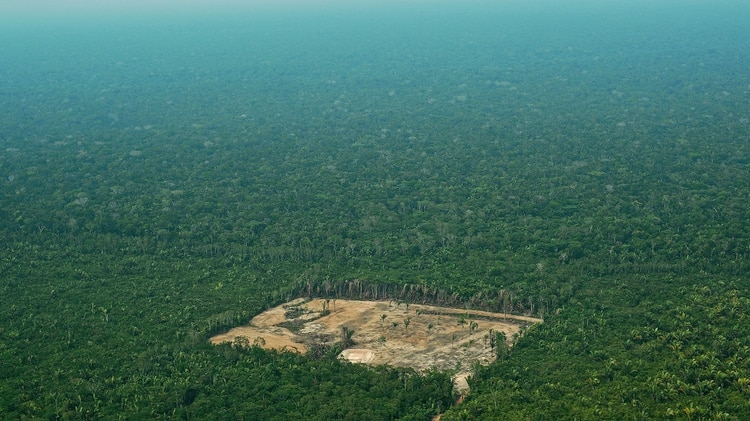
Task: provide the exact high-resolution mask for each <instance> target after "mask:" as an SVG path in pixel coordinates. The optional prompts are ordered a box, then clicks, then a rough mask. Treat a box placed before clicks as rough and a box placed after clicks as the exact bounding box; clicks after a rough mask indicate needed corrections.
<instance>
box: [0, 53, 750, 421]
mask: <svg viewBox="0 0 750 421" xmlns="http://www.w3.org/2000/svg"><path fill="white" fill-rule="evenodd" d="M565 51H567V50H565ZM612 54H613V57H611V58H612V59H613V60H612V61H611V62H610V63H611V66H612V68H606V67H605V68H601V69H599V70H601V71H603V72H604V71H613V69H614V68H616V67H618V66H620V65H624V64H623V62H618V61H617V60H616V54H615V53H612ZM558 58H559V60H557V59H558ZM527 59H528V60H531V58H527ZM579 59H580V58H577V57H570V55H568V54H567V53H565V54H563V53H560V55H559V57H557V56H555V57H553V58H548V60H551V61H554V63H555V65H554V66H547V67H544V68H545V69H546V70H539V71H538V72H537V73H527V74H525V76H526V77H527V79H522V78H521V76H516V77H515V79H514V77H513V76H510V75H514V74H515V75H521V74H522V73H523V71H524V70H525V69H526V68H524V66H523V64H515V65H513V64H508V65H507V66H509V67H508V68H501V69H494V68H493V69H487V68H466V67H457V68H455V69H440V72H442V73H441V75H442V78H441V79H430V78H429V74H430V71H429V70H425V72H424V74H421V75H419V76H422V77H424V78H423V79H414V80H410V81H404V80H405V79H403V77H402V76H399V77H396V76H394V80H398V81H401V82H394V81H392V80H390V79H389V80H386V81H379V80H372V78H371V77H370V76H371V73H367V72H371V71H372V70H371V69H366V68H365V69H362V70H361V72H362V73H356V72H353V73H350V74H347V77H348V78H349V79H346V78H344V77H341V78H340V79H339V83H338V84H337V83H333V82H330V83H327V84H325V83H326V79H325V78H323V77H322V76H321V75H323V74H325V73H326V72H325V71H323V70H321V69H317V70H316V69H311V70H310V72H309V74H307V76H302V75H300V74H301V73H302V72H300V74H297V73H295V74H294V75H292V76H285V77H290V78H292V79H290V80H291V82H290V83H291V87H289V86H290V85H284V88H277V89H278V90H277V91H270V92H266V93H265V94H264V93H263V92H261V91H262V90H261V89H260V88H257V89H255V88H253V89H249V90H248V91H247V92H243V93H242V95H239V94H238V93H237V92H230V91H227V90H222V88H221V87H222V86H223V85H222V84H223V83H225V81H226V79H230V80H235V78H238V77H239V76H238V75H237V74H234V73H232V72H231V69H230V70H225V72H227V73H221V71H224V70H219V69H218V68H212V69H209V70H207V71H206V72H205V73H204V74H201V75H200V76H201V77H196V80H198V82H194V83H193V84H192V85H191V86H194V89H195V91H187V92H184V93H183V94H184V95H186V97H187V98H191V100H190V101H186V102H185V103H180V104H172V103H169V102H168V101H165V100H164V98H165V97H169V95H167V94H168V93H169V92H166V91H157V92H155V93H154V94H153V96H148V97H141V98H139V97H137V96H136V97H128V92H130V91H128V90H127V89H125V88H122V87H121V88H122V89H121V90H118V88H117V87H116V86H114V85H112V86H110V85H107V84H106V82H97V80H98V79H86V78H81V79H80V80H79V79H74V78H72V79H69V80H67V81H66V82H65V83H62V84H58V83H57V81H56V80H55V79H54V77H56V76H55V75H52V76H48V78H47V79H45V78H41V77H40V78H39V79H38V82H37V84H31V85H30V86H27V87H25V88H24V89H28V92H29V93H28V94H26V95H25V96H24V98H25V99H24V100H23V101H22V100H20V99H19V98H18V97H14V96H11V95H4V96H0V100H1V101H2V104H1V107H2V109H3V110H4V111H5V110H12V111H13V112H3V113H0V146H1V148H0V250H2V252H0V418H3V419H50V420H54V419H129V420H137V419H143V420H153V419H186V420H187V419H227V420H229V419H231V420H236V419H247V420H252V419H257V420H260V419H263V420H289V419H311V420H314V419H318V420H391V419H394V420H395V419H401V420H430V419H431V418H432V417H433V416H435V415H436V414H438V413H443V412H445V413H444V415H443V416H442V420H443V421H452V420H465V419H483V420H497V419H508V420H516V419H518V420H521V419H539V420H542V419H591V420H593V419H597V420H598V419H617V420H631V419H632V420H635V419H656V418H669V419H684V420H698V419H706V420H707V419H712V420H719V419H721V420H724V419H727V420H730V419H737V420H739V419H746V418H747V417H748V414H750V320H749V316H750V291H749V290H748V288H749V287H750V285H749V284H748V281H749V280H750V278H749V275H748V274H749V273H750V263H749V262H750V260H749V259H750V223H748V221H750V150H748V149H749V148H750V142H749V140H750V123H748V118H747V115H741V113H742V112H745V114H746V110H747V105H748V104H747V87H746V86H747V81H746V80H745V81H744V82H742V81H741V80H740V79H742V77H740V76H737V78H738V79H737V80H735V79H732V80H730V81H729V82H726V81H723V80H720V79H721V78H718V77H716V78H712V76H711V75H713V74H714V73H712V72H713V71H718V70H717V69H713V68H706V67H701V69H704V72H705V73H702V74H700V75H698V76H695V78H698V79H699V80H700V81H699V82H695V83H693V84H692V85H690V84H685V85H679V86H677V85H670V84H669V83H667V82H665V80H674V77H673V76H675V75H674V74H672V73H669V72H681V70H679V69H672V70H664V67H660V63H661V62H660V61H659V60H660V59H656V58H655V59H654V62H648V63H647V64H648V65H649V66H651V67H648V68H645V69H638V68H633V67H632V66H631V67H629V68H628V71H629V72H631V73H628V74H635V75H637V76H642V77H639V78H635V77H633V78H632V79H627V78H624V77H623V78H621V79H618V80H617V81H616V82H612V86H604V87H600V86H597V87H592V86H588V85H586V83H585V81H584V79H585V75H582V73H581V71H580V70H578V69H576V63H577V60H579ZM540 60H542V59H540ZM545 60H547V59H545ZM555 60H557V61H555ZM623 60H624V59H623ZM686 60H687V61H688V62H689V63H690V64H693V62H692V61H691V60H695V61H696V62H697V61H700V58H699V57H696V58H690V57H689V58H688V59H686ZM603 61H604V60H603ZM527 65H528V66H529V67H528V68H533V63H532V62H527ZM467 66H469V65H467ZM513 66H516V67H513ZM602 66H604V64H602ZM707 67H710V64H707ZM659 69H662V70H659ZM402 70H403V69H402ZM407 70H408V69H407ZM639 71H640V72H642V73H638V72H639ZM660 71H662V72H666V73H660ZM633 72H635V73H633ZM11 73H13V72H11ZM198 73H200V72H198ZM215 74H220V75H222V77H224V79H221V78H217V79H216V80H214V79H212V75H215ZM491 74H496V77H492V76H491ZM269 75H270V73H269ZM32 76H33V75H32ZM121 76H122V77H125V76H123V75H121ZM681 76H684V77H692V76H690V75H681ZM4 77H6V78H8V77H9V76H7V75H6V76H4ZM133 77H134V78H137V77H141V75H138V74H136V75H134V76H133ZM159 77H162V78H163V79H159V80H157V81H154V86H153V89H161V88H159V87H160V86H167V85H168V83H167V82H166V81H167V79H166V76H164V75H160V76H159ZM175 77H176V76H175ZM259 77H260V78H262V77H265V76H263V75H261V76H259ZM267 77H269V78H270V77H271V76H267ZM698 79H696V80H698ZM139 81H140V79H134V81H131V82H128V80H127V79H125V82H122V85H127V83H133V84H135V83H137V82H139ZM367 81H369V82H367ZM264 82H267V80H264V79H261V80H259V81H256V83H257V85H258V86H267V85H264ZM97 83H102V84H104V85H106V86H109V87H110V88H111V89H112V90H110V91H106V92H105V91H103V90H102V89H103V87H106V86H104V85H102V86H100V85H97ZM185 83H186V85H189V84H187V82H185ZM398 83H400V84H398ZM743 83H744V85H743ZM394 84H395V85H394ZM726 84H729V85H731V86H732V87H735V88H736V89H735V90H732V91H731V92H732V93H731V94H730V93H729V92H728V91H729V90H730V89H729V88H728V87H727V85H726ZM52 85H54V86H52ZM605 85H606V84H605ZM688 85H689V86H688ZM14 86H15V85H14ZM118 86H119V85H118ZM253 86H255V85H253ZM383 86H385V88H384V87H383ZM390 86H394V87H393V88H390ZM738 86H745V88H741V87H739V88H738ZM19 89H20V88H19ZM144 89H151V88H150V87H146V88H144ZM164 89H167V88H164ZM742 89H744V91H742ZM44 92H57V94H56V95H59V96H44V95H41V94H40V93H44ZM103 92H104V93H103ZM581 92H585V93H586V94H585V95H584V94H581ZM0 94H2V92H0ZM161 94H164V96H160V95H161ZM108 95H109V97H108ZM743 95H744V96H743ZM740 96H742V99H739V98H738V97H740ZM103 97H104V98H108V99H101V98H103ZM199 98H208V99H205V101H206V102H208V103H201V102H200V100H199ZM268 98H273V99H274V100H269V99H268ZM97 101H99V102H97ZM110 102H111V103H117V104H119V105H118V106H119V107H120V108H119V110H120V111H119V114H116V115H115V114H112V111H109V110H108V109H107V107H108V106H110V105H112V104H111V103H110ZM165 104H167V105H165ZM63 105H65V106H63ZM68 107H69V108H70V109H71V110H72V111H65V110H66V109H67V108H68ZM161 107H166V109H167V111H164V110H162V108H161ZM169 107H171V108H169ZM238 110H239V111H238ZM242 110H246V111H242ZM743 110H744V111H743ZM299 296H319V297H334V298H335V297H344V296H345V297H350V298H362V299H365V298H366V299H399V300H404V301H406V302H430V303H435V304H445V305H454V306H459V307H471V308H476V309H489V310H495V311H507V312H512V313H515V314H525V315H532V316H535V317H540V318H543V319H544V323H541V324H539V325H535V326H534V327H532V328H530V329H528V330H527V331H526V332H525V333H524V335H522V336H521V337H520V338H518V340H517V342H516V344H515V346H513V347H512V348H511V349H509V350H507V351H506V350H503V354H502V355H501V358H499V359H498V361H496V362H495V363H493V364H491V365H490V366H488V367H481V366H477V367H476V368H475V370H476V373H475V375H474V377H473V378H471V379H470V386H471V393H470V394H469V395H468V396H467V397H466V399H465V400H464V401H463V402H462V403H460V404H458V405H455V406H453V405H454V403H455V399H456V396H455V394H454V392H453V390H452V384H451V380H450V375H451V373H444V372H437V371H433V372H429V373H418V372H414V371H413V370H409V369H403V368H395V367H376V368H375V367H366V366H359V365H353V364H348V363H342V362H340V361H338V360H337V359H336V355H337V353H338V350H339V348H338V345H335V344H334V345H331V346H330V347H327V348H323V349H321V350H318V351H317V352H316V353H314V355H310V356H300V355H297V354H293V353H288V352H274V351H266V350H263V349H261V348H259V347H258V346H253V347H240V346H233V345H231V344H225V345H220V346H213V345H211V344H209V342H208V338H209V337H210V336H211V335H212V334H215V333H216V332H219V331H224V330H227V329H229V328H231V327H234V326H238V325H242V324H245V323H247V322H248V321H249V320H250V319H251V318H252V317H253V316H254V315H256V314H258V313H260V312H261V311H263V310H264V309H267V308H269V307H271V306H275V305H278V304H280V303H282V302H284V301H285V300H288V299H290V298H295V297H299ZM446 411H447V412H446Z"/></svg>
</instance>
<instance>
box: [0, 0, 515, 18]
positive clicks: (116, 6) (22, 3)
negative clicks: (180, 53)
mask: <svg viewBox="0 0 750 421" xmlns="http://www.w3.org/2000/svg"><path fill="white" fill-rule="evenodd" d="M482 1H483V0H469V2H471V3H481V2H482ZM512 1H515V0H512ZM445 2H446V0H379V1H377V0H0V16H5V17H7V16H9V15H19V14H21V15H25V16H35V15H36V16H45V17H49V16H50V15H53V16H54V15H61V16H62V15H71V14H72V15H80V14H100V13H115V14H117V13H130V12H132V13H151V12H181V11H184V12H190V11H196V10H201V9H205V10H207V11H219V12H222V11H229V12H231V11H233V10H253V9H290V8H294V9H304V8H317V7H325V6H344V7H348V6H352V7H356V6H360V5H362V4H366V3H369V4H375V5H383V4H388V3H393V4H404V3H407V4H408V3H418V4H419V3H421V4H429V3H445ZM462 3H466V1H464V2H462ZM459 4H460V3H459Z"/></svg>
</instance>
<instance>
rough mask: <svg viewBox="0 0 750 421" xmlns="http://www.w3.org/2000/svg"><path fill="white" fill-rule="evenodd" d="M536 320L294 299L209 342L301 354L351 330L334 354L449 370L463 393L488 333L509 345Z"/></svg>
mask: <svg viewBox="0 0 750 421" xmlns="http://www.w3.org/2000/svg"><path fill="white" fill-rule="evenodd" d="M325 310H327V311H325ZM540 322H541V320H540V319H535V318H531V317H523V316H515V315H510V314H508V315H504V314H502V313H490V312H486V311H477V310H467V309H460V308H447V307H435V306H428V305H421V304H409V305H407V304H404V303H397V302H395V301H391V302H376V301H353V300H324V299H315V300H312V301H305V300H303V299H297V300H294V301H290V302H288V303H286V304H283V305H281V306H278V307H275V308H272V309H270V310H268V311H266V312H264V313H262V314H259V315H257V316H255V317H254V318H253V319H252V320H251V321H250V324H249V325H248V326H240V327H236V328H234V329H232V330H230V331H229V332H227V333H224V334H220V335H216V336H214V337H213V338H211V342H212V343H221V342H227V341H234V340H235V338H237V337H241V336H244V337H246V338H247V339H248V341H249V343H250V344H254V343H257V344H259V345H261V346H263V347H264V348H273V349H288V350H292V351H296V352H300V353H305V352H307V350H308V348H309V345H311V344H315V343H328V344H331V343H335V342H341V340H342V328H343V327H347V328H348V329H350V330H353V331H354V333H353V335H352V336H351V340H352V341H353V342H354V344H353V345H352V346H350V347H349V348H348V349H346V350H345V351H344V352H342V354H341V357H342V358H346V359H348V360H349V361H351V362H355V363H356V362H358V363H366V364H387V365H392V366H400V367H412V368H415V369H417V370H426V369H430V368H436V369H440V370H452V369H456V373H457V374H456V375H455V376H454V384H455V386H456V389H457V390H458V391H459V392H461V393H465V392H466V391H468V384H467V382H466V377H467V376H468V375H470V370H471V367H472V365H473V362H474V361H479V362H480V363H482V364H489V363H490V362H492V361H493V360H494V359H495V352H494V350H493V349H492V346H491V340H490V337H491V335H490V330H493V331H494V332H503V333H505V337H506V338H507V341H506V343H507V345H508V346H510V345H511V340H512V338H513V336H514V334H516V333H518V331H519V330H520V328H521V327H522V326H524V325H528V324H532V323H540ZM407 325H408V326H407Z"/></svg>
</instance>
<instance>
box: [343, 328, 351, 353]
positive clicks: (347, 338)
mask: <svg viewBox="0 0 750 421" xmlns="http://www.w3.org/2000/svg"><path fill="white" fill-rule="evenodd" d="M352 336H354V329H351V328H349V327H348V326H341V347H342V348H344V349H346V348H349V347H351V346H354V340H353V339H352Z"/></svg>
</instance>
